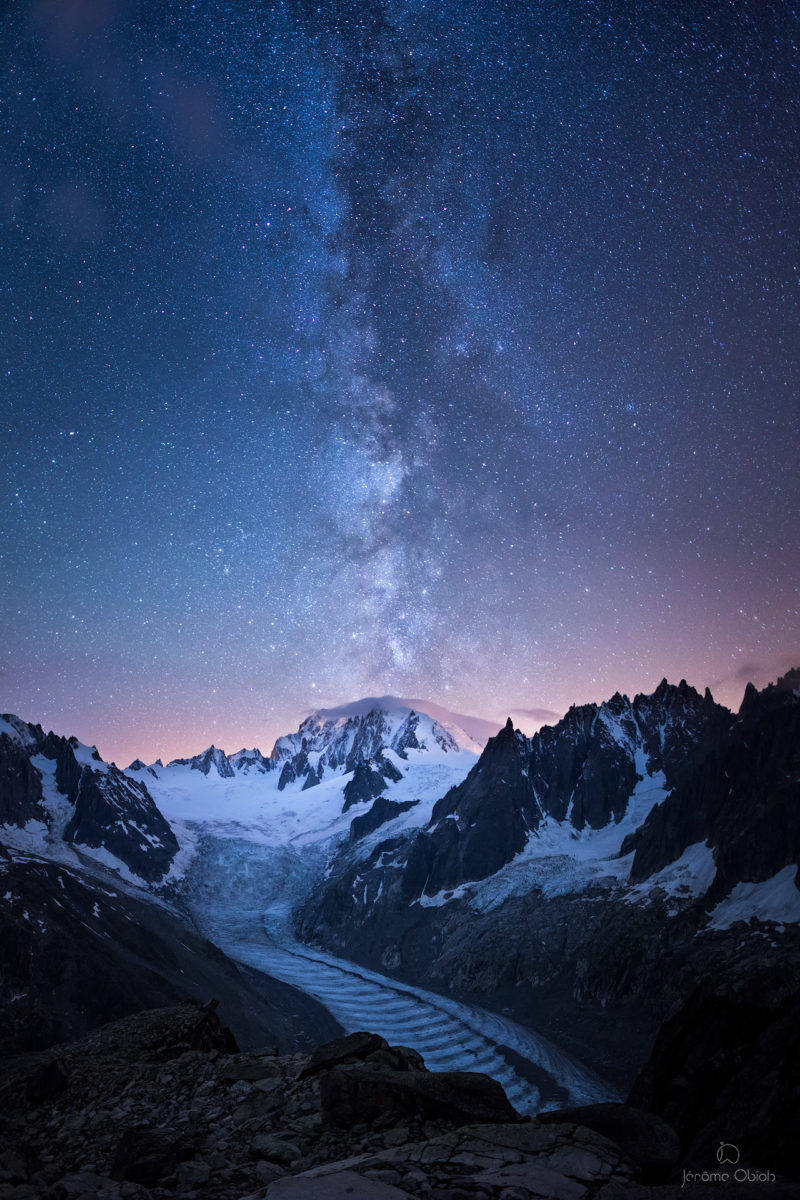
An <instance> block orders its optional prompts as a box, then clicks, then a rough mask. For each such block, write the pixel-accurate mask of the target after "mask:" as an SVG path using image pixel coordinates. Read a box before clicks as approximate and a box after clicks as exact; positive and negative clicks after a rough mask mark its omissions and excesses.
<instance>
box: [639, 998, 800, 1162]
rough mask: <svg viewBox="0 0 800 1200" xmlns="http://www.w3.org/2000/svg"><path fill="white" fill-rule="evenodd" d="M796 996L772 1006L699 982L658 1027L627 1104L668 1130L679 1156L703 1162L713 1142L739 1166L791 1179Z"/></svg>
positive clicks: (796, 1137)
mask: <svg viewBox="0 0 800 1200" xmlns="http://www.w3.org/2000/svg"><path fill="white" fill-rule="evenodd" d="M798 1079H800V994H796V995H794V996H791V997H789V998H788V999H786V1000H785V1001H784V1002H783V1003H782V1004H781V1005H779V1006H778V1007H777V1008H775V1009H769V1008H767V1007H765V1006H761V1005H756V1004H748V1003H744V1002H742V1001H740V1000H738V999H735V998H733V997H731V996H728V995H725V994H721V993H720V992H718V991H717V989H716V987H715V985H714V983H713V982H712V980H710V979H708V980H706V981H705V982H704V983H703V984H702V985H701V986H700V987H699V988H698V989H697V991H696V992H695V993H694V994H693V995H692V996H691V997H690V999H689V1000H688V1001H687V1003H686V1004H685V1005H684V1007H683V1008H682V1009H681V1010H680V1011H679V1012H678V1013H676V1015H675V1016H674V1017H672V1018H671V1019H670V1020H669V1021H667V1022H666V1024H665V1025H664V1026H663V1027H662V1029H661V1030H660V1032H659V1034H658V1037H657V1038H656V1043H655V1046H654V1047H653V1052H652V1054H651V1056H650V1059H649V1061H648V1062H647V1063H646V1065H645V1067H644V1068H643V1070H642V1072H641V1073H640V1075H639V1077H638V1078H637V1080H636V1082H635V1083H634V1085H633V1087H632V1089H631V1093H630V1096H629V1103H630V1104H633V1105H637V1106H639V1107H641V1108H645V1109H647V1110H649V1111H651V1112H655V1113H658V1114H659V1115H660V1116H662V1117H663V1118H664V1119H665V1120H667V1121H669V1122H670V1124H671V1125H673V1126H674V1128H675V1129H676V1130H677V1132H678V1136H679V1137H680V1141H681V1152H682V1161H683V1162H684V1163H686V1164H697V1163H703V1162H713V1161H714V1157H715V1153H716V1150H717V1149H718V1147H719V1144H720V1143H721V1142H727V1143H732V1144H734V1145H736V1146H737V1148H738V1149H739V1152H740V1154H741V1155H742V1159H743V1161H744V1162H746V1163H748V1164H754V1165H757V1166H763V1167H765V1168H769V1169H771V1170H773V1171H776V1172H779V1173H783V1174H785V1175H787V1176H788V1177H789V1178H792V1179H800V1160H798V1156H797V1147H798V1145H800V1094H798V1082H797V1081H798Z"/></svg>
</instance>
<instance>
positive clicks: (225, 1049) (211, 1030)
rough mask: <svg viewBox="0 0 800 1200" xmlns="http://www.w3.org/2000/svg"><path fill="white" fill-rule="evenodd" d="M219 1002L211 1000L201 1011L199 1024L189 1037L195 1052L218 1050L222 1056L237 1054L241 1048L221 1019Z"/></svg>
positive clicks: (198, 1018) (198, 1019)
mask: <svg viewBox="0 0 800 1200" xmlns="http://www.w3.org/2000/svg"><path fill="white" fill-rule="evenodd" d="M218 1009H219V1000H217V999H213V1000H209V1002H208V1004H204V1005H203V1006H202V1008H201V1009H200V1012H199V1014H198V1017H197V1024H196V1025H195V1027H194V1029H193V1030H192V1032H191V1034H190V1035H189V1045H190V1046H191V1048H192V1049H193V1050H206V1051H209V1050H218V1051H219V1052H220V1054H236V1053H238V1050H239V1047H238V1045H237V1043H236V1038H235V1037H234V1036H233V1033H232V1032H231V1030H230V1029H229V1028H228V1026H227V1025H223V1024H222V1022H221V1021H220V1019H219V1012H218Z"/></svg>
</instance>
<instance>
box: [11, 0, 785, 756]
mask: <svg viewBox="0 0 800 1200" xmlns="http://www.w3.org/2000/svg"><path fill="white" fill-rule="evenodd" d="M0 31H1V36H0V55H1V56H2V72H0V74H1V76H2V84H1V85H0V86H1V87H2V98H1V101H0V136H2V161H3V170H2V173H0V221H2V230H3V234H2V239H3V240H2V260H3V273H2V305H1V306H0V378H1V379H2V401H1V404H2V409H1V412H2V420H1V421H0V431H1V434H0V504H1V505H2V514H3V516H2V521H1V522H0V560H1V561H0V612H2V641H1V643H0V652H1V655H2V656H1V657H0V708H2V709H3V710H10V711H14V712H17V713H19V714H20V715H21V716H23V717H25V718H26V719H28V720H33V721H39V722H41V723H42V724H44V725H45V727H46V728H49V727H53V728H55V729H57V730H58V731H59V732H64V733H76V734H78V735H79V736H80V737H81V738H83V739H84V740H86V741H89V742H96V743H97V744H98V746H99V748H100V750H101V752H102V753H103V754H104V756H105V757H108V758H115V759H116V760H117V761H118V762H120V763H125V762H127V761H129V760H130V759H131V758H133V757H134V756H135V755H141V756H142V757H144V758H146V759H153V758H154V757H155V756H156V755H157V754H160V755H162V756H165V757H172V756H175V755H178V754H187V753H193V752H196V751H198V750H200V749H201V748H203V747H204V746H206V745H208V744H209V743H210V742H212V741H214V742H215V743H216V744H217V745H222V746H223V747H224V748H226V749H228V750H234V749H237V748H238V747H239V746H241V745H242V744H245V743H246V744H247V745H252V744H257V745H259V746H261V747H262V749H264V750H268V749H269V748H270V747H271V744H272V740H273V738H274V737H275V736H276V735H278V734H281V733H285V732H287V731H288V730H290V729H292V728H295V727H296V725H297V723H298V721H299V720H300V718H301V717H302V716H303V715H305V714H306V713H307V712H308V711H310V709H312V708H314V707H318V706H320V705H324V704H337V703H342V702H345V701H348V700H351V699H354V698H356V697H358V696H360V695H364V694H382V693H386V692H391V693H394V694H397V695H415V696H420V695H422V696H428V697H430V699H432V700H435V701H438V702H439V703H441V704H444V705H446V706H447V707H448V708H451V709H455V710H456V711H461V712H470V713H477V714H480V715H483V716H488V717H491V718H496V719H497V720H498V722H499V721H501V720H502V719H503V718H504V717H505V715H506V713H507V712H509V711H511V710H514V712H515V714H516V719H517V720H518V722H519V723H520V724H521V725H523V727H524V726H525V722H526V721H527V722H528V723H529V724H530V727H531V728H532V727H535V725H536V724H537V723H539V722H540V721H541V720H543V719H546V718H547V715H548V714H560V713H562V712H563V711H565V709H566V708H567V707H568V706H569V705H570V704H571V703H573V702H578V703H582V702H586V701H589V700H601V699H604V698H606V697H608V696H609V695H611V694H612V693H613V692H614V691H615V690H616V689H619V690H622V691H627V692H628V693H629V694H631V695H632V694H634V693H635V692H636V691H649V690H652V688H653V687H655V686H656V685H657V683H658V682H659V680H660V679H661V677H662V676H663V675H666V676H668V677H669V678H670V679H671V680H673V681H675V682H677V681H678V680H679V679H680V678H681V677H686V678H687V679H688V680H689V681H690V682H692V683H694V684H695V685H697V686H699V687H703V686H705V685H706V684H709V685H711V687H712V690H713V691H714V694H715V696H716V697H717V698H718V699H720V700H722V701H723V702H726V703H729V704H731V705H738V702H739V699H740V697H741V693H742V690H743V687H744V683H745V681H746V680H747V679H749V678H753V679H754V680H755V681H756V682H757V683H758V684H759V685H763V684H764V683H766V682H767V681H768V680H769V679H772V678H775V677H776V675H777V674H778V673H779V672H780V671H781V670H783V669H785V668H787V667H788V666H790V665H797V664H798V663H800V636H799V633H798V631H799V630H800V624H799V623H798V607H799V604H800V597H799V596H798V587H799V581H800V572H799V571H798V568H799V567H800V548H799V546H798V541H799V534H798V530H799V529H800V522H799V521H798V512H799V511H800V504H798V491H799V490H800V471H799V470H798V464H799V463H800V421H799V420H798V418H799V417H800V398H799V395H798V392H799V389H800V369H799V362H798V360H799V359H800V331H799V329H798V316H800V244H798V243H799V242H800V211H799V210H800V146H799V145H798V140H799V138H798V128H799V122H800V6H798V5H797V4H795V3H793V2H791V0H774V2H771V0H735V2H733V0H714V2H713V3H711V2H708V0H675V2H674V3H670V4H660V3H642V4H631V3H630V2H629V0H531V2H529V3H525V4H521V3H520V2H519V0H513V2H512V0H463V2H462V0H459V2H455V0H441V2H439V3H433V2H431V0H359V2H358V3H354V2H353V0H326V2H325V3H313V2H310V0H285V2H284V3H269V2H267V0H263V2H259V3H255V2H243V0H198V2H197V3H188V2H186V0H181V2H180V3H170V4H162V3H156V0H28V2H22V0H18V2H13V0H12V2H11V3H9V4H8V5H4V6H3V12H2V15H0Z"/></svg>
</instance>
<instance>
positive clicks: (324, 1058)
mask: <svg viewBox="0 0 800 1200" xmlns="http://www.w3.org/2000/svg"><path fill="white" fill-rule="evenodd" d="M388 1049H389V1043H388V1042H387V1041H386V1039H385V1038H382V1037H380V1035H379V1034H377V1033H365V1032H359V1033H350V1034H348V1035H347V1037H341V1038H335V1039H334V1040H333V1041H332V1042H326V1043H325V1045H324V1046H318V1047H317V1049H316V1050H315V1051H314V1053H313V1054H312V1055H311V1058H310V1059H309V1061H308V1062H307V1063H306V1065H305V1066H304V1067H303V1069H302V1071H301V1072H300V1075H299V1076H298V1078H299V1079H308V1078H309V1076H311V1075H318V1074H319V1072H320V1071H328V1070H330V1069H331V1067H335V1066H338V1065H339V1064H340V1063H349V1062H360V1061H363V1059H365V1058H366V1057H367V1055H368V1054H374V1053H375V1051H376V1050H388Z"/></svg>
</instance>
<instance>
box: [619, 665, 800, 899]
mask: <svg viewBox="0 0 800 1200" xmlns="http://www.w3.org/2000/svg"><path fill="white" fill-rule="evenodd" d="M699 841H708V843H709V844H710V845H711V846H712V847H713V849H714V858H715V861H716V867H717V870H716V876H715V879H714V882H713V884H712V885H711V889H710V893H709V898H710V899H714V900H720V899H722V898H723V897H724V896H727V895H728V894H729V893H730V891H731V889H732V888H733V887H734V886H735V885H736V884H737V883H739V882H740V881H749V882H760V881H763V880H766V879H769V878H771V877H772V876H774V875H775V874H776V873H777V872H778V871H780V870H781V868H782V867H785V866H788V865H790V864H793V863H798V862H800V671H791V672H789V674H787V675H785V676H784V677H783V678H782V679H780V680H779V681H778V682H777V683H776V684H773V685H771V686H770V687H768V688H766V689H765V691H763V692H760V693H759V692H757V691H756V689H755V688H754V687H753V686H752V684H751V685H749V686H748V688H747V691H746V692H745V696H744V699H743V701H742V706H741V709H740V711H739V715H738V718H737V719H736V720H735V721H733V722H732V723H731V724H729V725H728V727H727V728H726V729H724V730H723V731H722V734H721V736H718V737H717V738H716V739H715V740H713V741H712V744H711V746H710V748H709V749H708V752H707V753H706V754H705V756H704V757H703V758H702V759H701V760H700V761H697V762H695V764H694V769H693V770H692V771H689V772H687V771H685V772H683V774H682V775H680V776H679V779H678V786H677V787H676V788H675V789H674V791H673V792H672V793H671V794H670V795H669V796H668V797H667V798H666V799H665V800H664V801H663V802H662V803H661V804H659V805H657V806H656V807H655V808H654V809H653V811H652V812H651V813H650V814H649V816H648V817H647V819H646V821H645V822H644V824H643V825H642V826H641V828H640V829H638V830H637V831H636V832H635V833H634V834H633V835H631V837H630V838H629V839H627V841H626V842H625V844H624V845H623V848H622V849H623V853H628V852H629V851H631V850H635V855H634V859H633V864H632V866H631V879H632V880H634V881H637V882H638V881H641V880H644V879H648V878H649V877H650V876H651V875H653V874H654V873H655V872H656V871H658V870H660V869H661V868H662V867H664V866H665V865H666V864H667V863H670V862H672V861H674V860H675V859H676V858H677V857H678V856H679V855H680V854H682V853H683V852H684V851H685V850H686V848H687V846H690V845H692V844H694V843H696V842H699Z"/></svg>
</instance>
